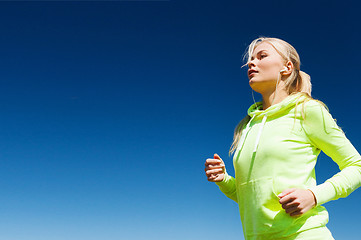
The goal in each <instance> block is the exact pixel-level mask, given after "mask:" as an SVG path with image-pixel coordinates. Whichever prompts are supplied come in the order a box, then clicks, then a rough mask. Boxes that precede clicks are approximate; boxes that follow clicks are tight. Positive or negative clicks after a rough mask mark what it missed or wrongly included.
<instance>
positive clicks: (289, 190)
mask: <svg viewBox="0 0 361 240" xmlns="http://www.w3.org/2000/svg"><path fill="white" fill-rule="evenodd" d="M294 191H296V189H295V188H289V189H286V190H283V192H282V193H280V194H278V196H277V197H279V198H283V197H284V196H287V195H288V194H290V193H293V192H294Z"/></svg>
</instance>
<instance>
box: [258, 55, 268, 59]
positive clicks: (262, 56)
mask: <svg viewBox="0 0 361 240" xmlns="http://www.w3.org/2000/svg"><path fill="white" fill-rule="evenodd" d="M265 57H267V54H261V56H260V57H259V58H260V59H262V58H265Z"/></svg>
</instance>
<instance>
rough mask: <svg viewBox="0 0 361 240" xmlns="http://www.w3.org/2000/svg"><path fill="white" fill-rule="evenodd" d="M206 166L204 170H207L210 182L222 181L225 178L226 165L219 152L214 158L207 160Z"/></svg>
mask: <svg viewBox="0 0 361 240" xmlns="http://www.w3.org/2000/svg"><path fill="white" fill-rule="evenodd" d="M205 165H206V168H205V169H204V171H205V172H206V176H207V179H208V181H210V182H222V181H223V179H224V173H225V172H226V167H225V165H224V162H223V160H222V159H221V158H220V157H219V156H218V154H214V157H213V158H208V159H207V160H206V163H205Z"/></svg>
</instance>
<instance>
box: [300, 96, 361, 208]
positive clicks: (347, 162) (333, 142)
mask: <svg viewBox="0 0 361 240" xmlns="http://www.w3.org/2000/svg"><path fill="white" fill-rule="evenodd" d="M305 107H306V108H305V113H306V115H305V120H304V123H303V127H304V130H305V132H306V135H307V136H308V138H309V140H310V141H311V142H312V144H313V145H314V146H316V147H317V148H318V149H320V150H322V151H323V152H324V153H325V154H326V155H328V156H329V157H330V158H332V160H333V161H335V162H336V163H337V165H338V166H339V168H340V170H341V171H340V172H338V173H337V174H335V175H334V176H332V177H331V178H329V179H328V180H326V181H325V183H322V184H320V185H317V186H315V187H313V188H310V190H311V191H312V192H313V193H314V195H315V197H316V200H317V205H321V204H323V203H326V202H328V201H331V200H336V199H338V198H341V197H347V196H348V195H349V194H350V193H351V192H353V191H354V190H355V189H357V188H358V187H360V186H361V156H360V154H359V153H358V152H357V150H356V149H355V148H354V146H353V145H352V144H351V143H350V141H349V140H348V139H347V138H346V136H345V134H344V133H343V131H342V130H341V129H340V128H339V127H338V126H337V124H336V122H335V120H334V119H333V118H332V116H331V114H330V113H329V112H328V111H327V110H326V109H325V107H324V106H323V105H321V104H320V103H319V102H317V101H310V102H308V103H306V106H305Z"/></svg>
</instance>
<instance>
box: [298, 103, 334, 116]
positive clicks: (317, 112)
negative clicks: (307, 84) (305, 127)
mask: <svg viewBox="0 0 361 240" xmlns="http://www.w3.org/2000/svg"><path fill="white" fill-rule="evenodd" d="M303 111H304V114H305V117H306V118H307V117H308V118H325V117H330V116H331V115H330V113H329V111H328V109H327V107H326V105H325V104H324V103H323V102H321V101H318V100H315V99H311V100H307V101H305V102H304V103H303Z"/></svg>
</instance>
